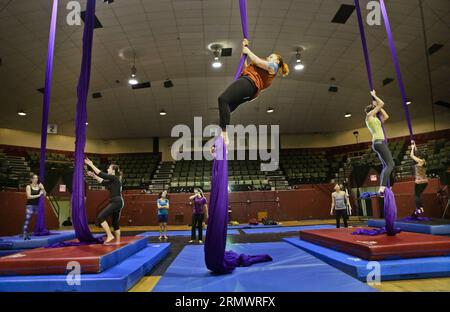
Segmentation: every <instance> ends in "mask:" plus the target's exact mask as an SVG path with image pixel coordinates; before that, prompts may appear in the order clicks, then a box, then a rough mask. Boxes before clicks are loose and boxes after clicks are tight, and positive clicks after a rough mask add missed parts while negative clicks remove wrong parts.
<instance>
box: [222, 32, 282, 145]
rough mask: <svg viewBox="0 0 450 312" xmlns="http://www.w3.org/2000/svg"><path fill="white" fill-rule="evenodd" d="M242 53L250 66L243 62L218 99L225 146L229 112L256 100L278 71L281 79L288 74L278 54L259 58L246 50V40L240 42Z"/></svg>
mask: <svg viewBox="0 0 450 312" xmlns="http://www.w3.org/2000/svg"><path fill="white" fill-rule="evenodd" d="M242 53H243V54H245V55H247V59H250V64H247V61H246V62H245V67H244V70H243V71H242V73H241V76H240V77H239V79H237V80H235V81H234V82H233V83H232V84H231V85H229V86H228V88H227V89H226V90H225V91H224V92H223V93H222V94H221V95H220V96H219V98H218V101H219V114H220V127H221V128H222V136H223V137H224V139H225V143H226V144H228V137H227V134H226V127H227V125H229V124H230V118H231V117H230V114H231V112H233V111H234V110H235V109H236V108H237V107H238V106H239V105H241V104H243V103H245V102H248V101H251V100H252V99H254V98H256V97H257V96H258V95H259V93H260V92H261V91H262V90H264V89H266V88H268V87H269V86H270V85H271V84H272V81H273V79H274V78H275V77H276V75H277V73H278V72H279V71H281V73H282V75H283V77H284V76H286V75H287V74H288V73H289V67H288V66H287V64H285V63H284V62H283V58H282V57H281V56H280V55H279V54H275V53H274V54H271V55H269V56H268V57H267V58H266V59H262V58H259V57H258V56H256V55H255V54H254V53H253V52H252V51H250V49H249V48H248V40H247V39H244V41H243V42H242Z"/></svg>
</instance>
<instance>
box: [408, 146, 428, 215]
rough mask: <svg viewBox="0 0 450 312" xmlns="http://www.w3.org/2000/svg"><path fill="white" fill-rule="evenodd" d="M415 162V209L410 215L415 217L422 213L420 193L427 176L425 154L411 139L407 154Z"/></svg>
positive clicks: (425, 185) (426, 181) (424, 187)
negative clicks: (409, 151)
mask: <svg viewBox="0 0 450 312" xmlns="http://www.w3.org/2000/svg"><path fill="white" fill-rule="evenodd" d="M409 156H410V157H411V158H412V159H413V160H414V162H415V165H414V170H415V174H414V176H415V179H414V185H415V187H414V195H415V198H416V209H415V210H414V212H413V213H412V214H411V217H413V218H417V217H419V216H420V215H422V214H423V213H424V209H423V203H422V193H423V191H425V189H426V188H427V185H428V178H427V168H426V164H427V163H426V161H425V155H423V154H422V153H421V152H419V151H418V150H417V146H416V143H415V142H414V141H412V145H411V153H410V155H409Z"/></svg>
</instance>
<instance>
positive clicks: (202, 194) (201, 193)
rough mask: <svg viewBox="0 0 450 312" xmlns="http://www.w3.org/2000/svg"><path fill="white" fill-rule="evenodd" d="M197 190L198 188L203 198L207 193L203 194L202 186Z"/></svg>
mask: <svg viewBox="0 0 450 312" xmlns="http://www.w3.org/2000/svg"><path fill="white" fill-rule="evenodd" d="M195 190H196V191H197V192H199V193H200V195H201V196H202V197H203V198H204V197H205V194H203V191H202V189H201V188H196V189H195Z"/></svg>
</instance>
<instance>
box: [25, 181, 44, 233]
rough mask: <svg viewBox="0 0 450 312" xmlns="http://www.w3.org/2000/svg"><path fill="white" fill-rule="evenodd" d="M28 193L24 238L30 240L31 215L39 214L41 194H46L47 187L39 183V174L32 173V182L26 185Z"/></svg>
mask: <svg viewBox="0 0 450 312" xmlns="http://www.w3.org/2000/svg"><path fill="white" fill-rule="evenodd" d="M25 190H26V193H27V205H26V207H25V208H26V212H25V222H24V224H23V239H24V240H29V239H30V236H29V235H28V226H29V224H30V221H31V217H32V216H33V214H37V213H38V210H39V201H40V199H41V196H45V195H46V193H45V188H44V186H43V185H42V183H39V177H38V176H37V174H32V175H31V183H30V184H28V185H27V187H26V189H25Z"/></svg>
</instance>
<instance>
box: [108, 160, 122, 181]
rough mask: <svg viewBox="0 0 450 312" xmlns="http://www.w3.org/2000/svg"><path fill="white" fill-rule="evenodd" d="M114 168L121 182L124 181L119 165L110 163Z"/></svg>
mask: <svg viewBox="0 0 450 312" xmlns="http://www.w3.org/2000/svg"><path fill="white" fill-rule="evenodd" d="M109 166H110V167H111V169H112V170H114V175H115V176H117V177H119V180H120V182H122V171H120V167H119V165H116V164H110V165H109Z"/></svg>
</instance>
